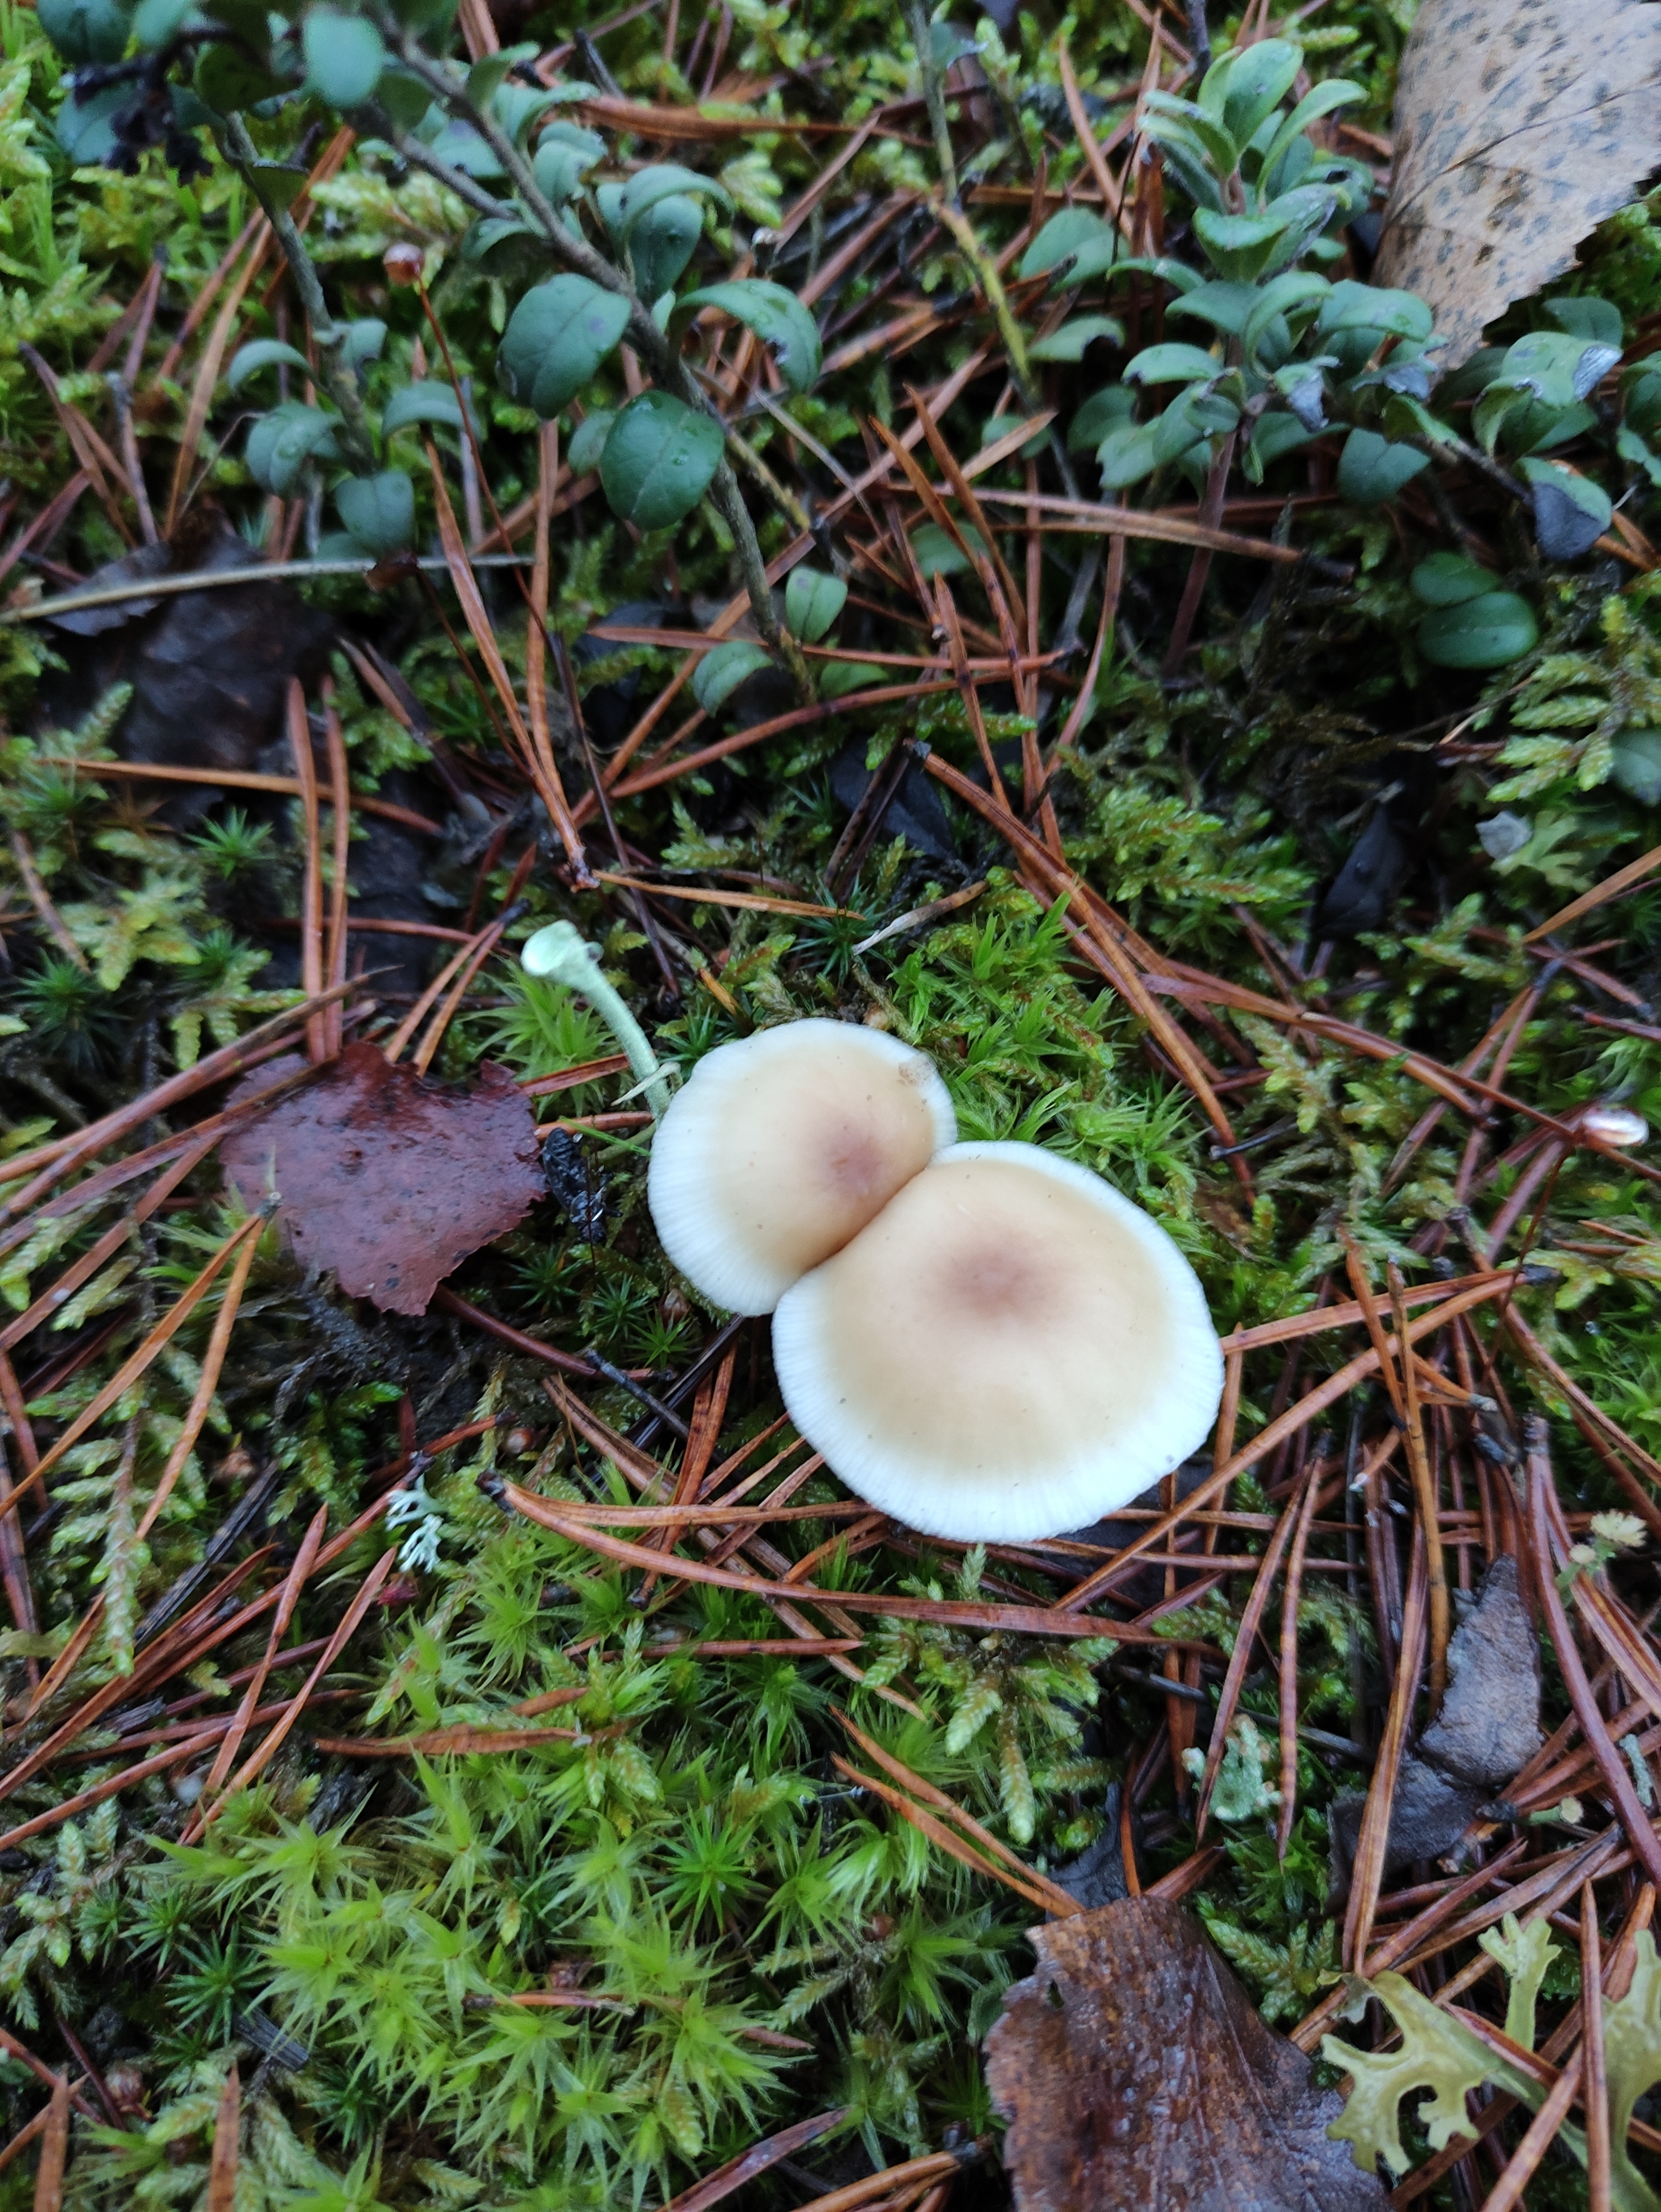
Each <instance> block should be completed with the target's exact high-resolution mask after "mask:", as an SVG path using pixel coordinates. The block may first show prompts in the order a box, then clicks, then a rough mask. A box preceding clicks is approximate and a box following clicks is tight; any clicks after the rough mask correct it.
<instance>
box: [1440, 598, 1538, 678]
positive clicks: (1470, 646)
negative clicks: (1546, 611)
mask: <svg viewBox="0 0 1661 2212" xmlns="http://www.w3.org/2000/svg"><path fill="white" fill-rule="evenodd" d="M1539 635H1540V632H1539V629H1538V626H1537V625H1536V622H1535V619H1534V611H1533V609H1532V608H1531V607H1530V605H1529V603H1528V601H1527V600H1526V599H1518V596H1517V594H1516V592H1483V593H1482V597H1481V598H1480V599H1466V600H1465V601H1463V604H1462V605H1458V606H1457V607H1438V608H1437V609H1436V610H1435V611H1433V613H1431V614H1427V616H1426V617H1425V618H1424V620H1423V621H1422V622H1421V623H1420V625H1419V650H1420V652H1421V653H1423V654H1424V656H1425V659H1427V660H1430V661H1433V662H1434V663H1435V665H1437V667H1439V668H1479V669H1480V668H1503V667H1505V666H1506V664H1507V662H1509V661H1512V660H1519V659H1521V658H1522V656H1523V655H1524V653H1527V652H1530V650H1531V649H1532V647H1534V645H1535V644H1536V642H1537V641H1538V639H1539Z"/></svg>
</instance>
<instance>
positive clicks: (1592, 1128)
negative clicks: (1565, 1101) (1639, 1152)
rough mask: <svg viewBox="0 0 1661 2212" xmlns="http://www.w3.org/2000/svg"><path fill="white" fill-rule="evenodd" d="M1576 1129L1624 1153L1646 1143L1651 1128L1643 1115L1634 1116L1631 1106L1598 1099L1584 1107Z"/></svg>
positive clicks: (1580, 1112) (1579, 1115) (1578, 1115)
mask: <svg viewBox="0 0 1661 2212" xmlns="http://www.w3.org/2000/svg"><path fill="white" fill-rule="evenodd" d="M1573 1125H1574V1127H1576V1128H1577V1129H1579V1131H1581V1133H1583V1134H1584V1135H1585V1136H1588V1137H1593V1138H1596V1139H1597V1142H1598V1143H1599V1144H1600V1145H1611V1146H1618V1147H1619V1149H1620V1150H1621V1151H1622V1152H1626V1151H1628V1150H1629V1149H1630V1148H1631V1147H1632V1146H1634V1145H1641V1144H1643V1143H1645V1142H1646V1139H1648V1136H1649V1133H1650V1125H1649V1123H1648V1122H1647V1121H1645V1119H1644V1118H1643V1116H1642V1115H1640V1114H1634V1112H1633V1110H1632V1109H1631V1107H1630V1106H1617V1105H1616V1104H1615V1102H1614V1100H1613V1099H1609V1098H1599V1099H1595V1100H1594V1101H1593V1103H1591V1105H1590V1106H1583V1107H1582V1108H1581V1109H1580V1111H1579V1113H1578V1114H1577V1115H1574V1116H1573Z"/></svg>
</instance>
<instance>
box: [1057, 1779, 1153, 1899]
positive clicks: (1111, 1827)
mask: <svg viewBox="0 0 1661 2212" xmlns="http://www.w3.org/2000/svg"><path fill="white" fill-rule="evenodd" d="M1123 1802H1124V1785H1123V1783H1119V1782H1110V1783H1109V1784H1108V1785H1107V1799H1106V1802H1105V1804H1104V1807H1103V1808H1102V1811H1103V1820H1102V1832H1101V1833H1100V1835H1099V1836H1098V1837H1097V1838H1096V1840H1095V1842H1094V1843H1093V1844H1088V1845H1087V1846H1086V1848H1085V1849H1084V1850H1081V1851H1080V1853H1079V1856H1078V1857H1077V1858H1075V1859H1069V1860H1068V1863H1067V1864H1066V1865H1065V1866H1060V1867H1057V1868H1056V1871H1055V1873H1054V1875H1052V1877H1051V1879H1052V1880H1053V1881H1054V1882H1055V1883H1056V1887H1057V1888H1059V1889H1064V1890H1065V1891H1066V1892H1067V1893H1068V1896H1069V1897H1076V1898H1077V1899H1078V1900H1079V1903H1080V1905H1083V1907H1084V1908H1085V1911H1086V1912H1093V1911H1095V1910H1096V1908H1097V1907H1098V1905H1116V1904H1117V1903H1118V1902H1119V1900H1120V1899H1122V1898H1126V1897H1129V1894H1130V1884H1129V1881H1128V1880H1127V1878H1126V1875H1125V1863H1124V1839H1123V1832H1122V1823H1121V1820H1120V1814H1121V1811H1122V1808H1123ZM1133 1849H1134V1844H1133Z"/></svg>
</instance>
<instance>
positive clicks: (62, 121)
mask: <svg viewBox="0 0 1661 2212" xmlns="http://www.w3.org/2000/svg"><path fill="white" fill-rule="evenodd" d="M131 99H132V88H131V86H130V85H125V84H108V85H106V86H105V88H104V89H103V90H102V91H101V92H94V93H92V94H89V95H88V98H87V99H85V100H82V97H81V95H80V94H79V93H71V94H70V97H69V98H68V99H67V100H65V101H64V105H63V106H61V107H60V108H59V109H58V120H57V122H56V123H55V124H53V125H52V136H53V137H55V138H56V139H57V141H58V144H59V145H60V146H61V147H62V148H63V149H64V152H65V153H66V154H67V155H69V157H70V161H73V162H74V163H75V165H76V167H77V168H82V169H106V168H109V167H112V166H113V164H114V162H115V161H117V160H119V155H120V149H119V146H118V145H117V143H116V137H115V130H114V123H115V118H116V116H117V115H118V114H119V112H120V110H121V109H122V108H124V107H125V106H127V105H128V103H129V102H130V101H131Z"/></svg>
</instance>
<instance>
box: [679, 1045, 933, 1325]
mask: <svg viewBox="0 0 1661 2212" xmlns="http://www.w3.org/2000/svg"><path fill="white" fill-rule="evenodd" d="M957 1133H958V1125H957V1121H956V1118H955V1117H954V1115H953V1114H952V1101H951V1098H950V1097H949V1096H948V1095H947V1092H946V1085H944V1084H943V1083H942V1082H941V1081H940V1077H939V1075H938V1074H937V1073H935V1070H934V1064H933V1062H932V1061H930V1060H928V1058H926V1056H925V1055H924V1054H922V1053H920V1052H914V1051H913V1050H912V1049H911V1048H910V1046H909V1045H904V1044H901V1043H900V1042H898V1040H897V1038H894V1037H891V1036H885V1035H884V1034H883V1032H882V1031H881V1030H868V1029H863V1028H861V1027H858V1026H856V1025H855V1024H853V1023H851V1022H831V1021H804V1022H789V1023H786V1024H782V1026H781V1027H780V1028H778V1029H772V1030H759V1031H757V1034H756V1035H755V1036H751V1037H745V1038H744V1039H742V1040H741V1041H739V1042H737V1043H734V1044H726V1045H721V1046H720V1047H719V1048H717V1049H716V1050H715V1051H714V1052H712V1053H709V1054H707V1055H706V1056H705V1057H704V1058H703V1060H700V1061H699V1062H698V1064H697V1066H696V1067H695V1068H694V1070H693V1071H692V1074H691V1079H690V1080H689V1081H688V1082H687V1084H686V1085H685V1086H684V1089H683V1090H681V1091H678V1092H677V1094H676V1096H675V1098H674V1100H673V1103H672V1104H671V1106H670V1108H669V1110H668V1112H667V1113H666V1115H664V1117H663V1120H662V1121H661V1123H660V1125H659V1127H658V1131H657V1134H656V1136H655V1138H654V1140H653V1145H652V1158H651V1165H650V1168H649V1170H648V1178H647V1196H648V1202H649V1203H650V1206H651V1209H652V1218H653V1220H654V1223H655V1224H656V1225H657V1231H658V1236H659V1237H660V1239H661V1241H662V1244H663V1249H664V1250H665V1251H666V1253H667V1254H668V1255H669V1257H670V1259H671V1260H672V1261H673V1262H674V1264H675V1266H676V1267H678V1268H679V1269H680V1271H681V1273H683V1274H684V1276H685V1277H686V1278H687V1279H688V1280H689V1281H690V1282H691V1283H694V1284H696V1285H697V1288H698V1289H699V1290H701V1291H703V1293H704V1295H705V1296H706V1297H710V1298H713V1299H714V1300H715V1303H716V1304H718V1305H723V1306H726V1307H727V1308H728V1309H729V1310H731V1311H732V1312H733V1313H742V1314H766V1313H771V1312H772V1310H773V1309H774V1307H775V1306H776V1305H777V1304H778V1302H779V1300H780V1299H781V1298H782V1297H783V1296H784V1293H785V1292H786V1291H788V1289H789V1287H790V1285H792V1284H793V1283H794V1282H795V1281H796V1280H797V1279H799V1278H800V1276H802V1275H804V1274H806V1273H807V1271H808V1269H809V1268H811V1267H818V1264H819V1262H820V1261H823V1260H826V1259H829V1257H830V1256H831V1254H832V1253H833V1252H837V1251H840V1250H841V1249H842V1247H843V1245H845V1244H846V1243H848V1241H849V1238H850V1237H855V1236H857V1235H858V1233H859V1232H860V1231H861V1230H862V1229H863V1228H864V1227H865V1226H866V1225H867V1222H869V1221H871V1220H872V1219H873V1218H874V1217H875V1216H876V1215H877V1214H878V1213H879V1212H880V1211H881V1209H882V1208H883V1206H885V1205H886V1204H887V1203H888V1202H889V1200H891V1198H892V1197H893V1195H894V1194H895V1193H896V1192H897V1190H899V1189H901V1188H903V1186H904V1185H905V1184H906V1183H908V1182H910V1180H911V1179H912V1177H913V1176H916V1175H917V1174H918V1173H919V1172H920V1171H921V1170H922V1169H924V1168H926V1167H927V1166H928V1163H929V1161H930V1160H931V1159H933V1158H934V1155H935V1154H936V1153H937V1152H939V1151H940V1149H941V1147H942V1146H946V1145H949V1144H951V1143H952V1139H954V1138H955V1137H956V1135H957Z"/></svg>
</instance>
